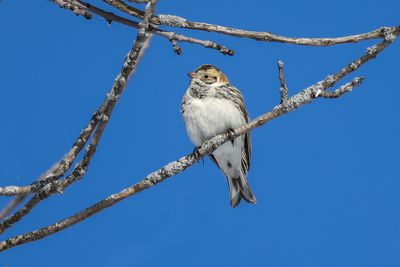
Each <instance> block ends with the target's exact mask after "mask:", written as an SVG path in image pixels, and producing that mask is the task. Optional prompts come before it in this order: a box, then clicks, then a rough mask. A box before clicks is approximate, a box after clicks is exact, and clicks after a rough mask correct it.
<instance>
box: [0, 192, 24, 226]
mask: <svg viewBox="0 0 400 267" xmlns="http://www.w3.org/2000/svg"><path fill="white" fill-rule="evenodd" d="M27 196H28V195H27V194H26V195H21V196H17V197H15V198H13V199H12V200H11V201H10V202H9V203H8V204H7V205H6V206H5V207H4V208H3V210H2V211H1V212H0V221H2V220H3V219H4V218H5V217H6V216H7V215H8V214H9V213H10V212H11V211H12V210H13V209H15V208H16V207H17V206H18V205H19V204H20V203H22V201H24V199H25V198H26V197H27Z"/></svg>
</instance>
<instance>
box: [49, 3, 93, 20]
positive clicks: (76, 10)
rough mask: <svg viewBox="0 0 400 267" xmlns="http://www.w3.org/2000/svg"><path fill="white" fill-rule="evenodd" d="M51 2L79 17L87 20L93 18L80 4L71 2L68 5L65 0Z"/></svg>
mask: <svg viewBox="0 0 400 267" xmlns="http://www.w3.org/2000/svg"><path fill="white" fill-rule="evenodd" d="M50 1H51V2H53V3H55V4H57V5H58V6H59V7H61V8H65V9H69V10H71V11H72V12H74V13H75V15H77V16H83V17H84V18H85V19H91V18H92V14H90V13H89V12H87V11H86V10H84V9H82V7H81V6H80V5H79V4H77V3H75V2H74V1H71V2H70V3H68V2H66V1H64V0H50Z"/></svg>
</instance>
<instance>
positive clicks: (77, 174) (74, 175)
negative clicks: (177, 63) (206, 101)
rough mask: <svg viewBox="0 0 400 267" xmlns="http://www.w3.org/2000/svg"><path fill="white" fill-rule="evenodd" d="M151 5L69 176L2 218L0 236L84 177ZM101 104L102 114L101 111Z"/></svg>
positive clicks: (131, 66)
mask: <svg viewBox="0 0 400 267" xmlns="http://www.w3.org/2000/svg"><path fill="white" fill-rule="evenodd" d="M155 3H156V0H152V1H150V2H149V3H148V4H147V6H146V10H148V11H147V13H148V14H149V15H147V16H145V18H144V20H143V22H142V23H140V28H139V30H138V34H137V37H136V40H135V43H134V44H133V47H132V49H131V50H130V51H129V53H128V55H127V56H126V58H125V60H124V64H123V67H122V69H121V71H120V73H119V74H118V75H117V78H116V79H115V81H114V84H113V86H112V88H111V90H110V93H108V94H107V98H106V100H105V101H104V102H103V104H102V106H101V107H100V109H99V110H101V111H102V113H101V114H99V115H100V116H101V120H100V121H99V123H98V125H97V128H96V131H95V133H94V136H93V139H92V141H91V143H90V144H89V146H88V147H87V149H86V153H85V155H84V157H83V159H82V160H81V161H80V162H78V164H77V165H76V167H75V168H74V170H73V171H72V172H71V174H70V175H68V177H67V178H66V179H64V180H63V181H62V183H61V182H59V181H54V182H53V183H48V184H46V186H44V187H42V188H40V191H39V192H38V193H36V194H35V195H34V196H33V197H32V198H31V199H30V200H29V201H28V202H27V203H26V204H25V205H24V206H23V207H22V208H21V209H20V210H19V211H17V212H16V213H14V214H13V215H11V216H10V217H8V218H6V219H5V220H4V221H3V222H2V223H1V224H0V234H1V233H3V232H4V231H5V230H6V229H7V228H9V227H10V226H12V225H13V224H14V223H16V222H17V221H19V220H20V219H21V218H22V217H23V216H25V215H27V214H28V213H29V212H30V211H31V210H32V209H33V208H34V207H35V206H36V204H38V203H39V202H40V201H41V200H43V199H45V198H47V197H49V196H50V195H51V194H53V193H55V192H62V190H64V189H65V188H66V187H67V186H68V185H70V184H71V183H73V182H74V181H77V180H78V179H80V178H82V176H83V175H84V174H85V172H86V170H87V167H88V166H89V164H90V161H91V159H92V156H93V154H94V153H95V152H96V147H97V144H98V142H99V140H100V138H101V136H102V134H103V131H104V129H105V127H106V125H107V123H108V120H109V118H110V117H111V115H112V111H113V109H114V107H115V104H116V102H117V101H118V99H119V97H120V96H121V94H122V92H123V91H124V89H125V87H126V84H127V81H128V79H129V77H130V75H131V74H132V72H133V71H134V70H135V69H136V66H137V64H138V60H139V57H140V55H141V51H142V49H144V45H145V43H146V40H147V39H148V38H149V35H148V34H147V31H148V29H149V21H148V20H149V17H150V15H151V14H153V12H154V6H155ZM147 13H146V14H147ZM103 105H104V111H103V110H102V107H103Z"/></svg>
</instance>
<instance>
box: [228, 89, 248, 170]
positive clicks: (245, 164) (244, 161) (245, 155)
mask: <svg viewBox="0 0 400 267" xmlns="http://www.w3.org/2000/svg"><path fill="white" fill-rule="evenodd" d="M229 87H230V89H231V93H232V95H233V97H234V101H235V102H236V105H237V107H238V108H239V109H240V112H241V114H243V118H244V121H245V122H246V123H248V122H249V121H250V117H249V114H248V113H247V110H246V107H245V105H244V101H243V96H242V94H241V93H240V91H239V89H237V88H236V87H234V86H232V85H230V86H229ZM250 159H251V138H250V132H248V133H245V134H244V146H243V150H242V171H243V173H246V172H247V171H248V170H249V169H250Z"/></svg>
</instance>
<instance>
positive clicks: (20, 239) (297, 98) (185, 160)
mask: <svg viewBox="0 0 400 267" xmlns="http://www.w3.org/2000/svg"><path fill="white" fill-rule="evenodd" d="M394 39H395V38H393V39H386V40H383V41H382V42H380V43H378V44H376V45H374V46H372V47H371V48H369V49H367V52H366V53H365V54H364V55H362V56H361V57H360V58H358V59H356V60H354V61H353V62H352V63H350V64H349V65H347V66H346V67H344V68H342V69H341V70H340V71H338V72H337V73H336V74H334V75H330V76H328V77H327V78H325V79H323V80H321V81H319V82H317V83H315V84H313V85H311V86H309V87H308V88H306V89H304V90H302V91H301V92H299V93H298V94H296V95H294V96H293V97H291V98H289V99H287V101H286V103H285V104H279V105H277V106H275V107H274V108H273V109H272V111H270V112H267V113H265V114H262V115H261V116H259V117H257V118H256V119H254V120H253V121H251V122H249V123H247V124H246V125H244V126H243V127H241V128H239V129H235V130H234V131H229V132H227V133H225V134H220V135H217V136H215V137H213V138H211V139H210V140H208V141H206V142H204V143H203V145H202V146H201V147H200V148H199V149H197V151H196V152H194V153H191V154H189V155H187V156H185V157H182V158H180V159H178V160H175V161H173V162H171V163H169V164H167V165H165V166H164V167H162V168H161V169H159V170H157V171H155V172H153V173H151V174H149V175H147V176H146V177H145V178H144V179H143V180H141V181H140V182H139V183H137V184H135V185H133V186H131V187H128V188H126V189H124V190H122V191H120V192H118V193H115V194H112V195H110V196H108V197H107V198H105V199H104V200H102V201H100V202H98V203H96V204H94V205H92V206H90V207H88V208H86V209H84V210H83V211H81V212H78V213H76V214H74V215H72V216H70V217H68V218H65V219H63V220H61V221H59V222H57V223H55V224H52V225H49V226H46V227H43V228H41V229H38V230H35V231H32V232H29V233H25V234H22V235H18V236H15V237H11V238H9V239H7V240H5V241H2V242H0V251H3V250H6V249H9V248H12V247H14V246H17V245H21V244H24V243H27V242H31V241H35V240H38V239H41V238H43V237H45V236H48V235H51V234H54V233H56V232H59V231H61V230H63V229H65V228H67V227H70V226H72V225H74V224H76V223H78V222H80V221H82V220H85V219H86V218H88V217H90V216H92V215H94V214H96V213H97V212H99V211H101V210H103V209H105V208H108V207H111V206H112V205H114V204H116V203H117V202H119V201H121V200H122V199H125V198H127V197H129V196H132V195H134V194H136V193H138V192H141V191H143V190H145V189H147V188H150V187H152V186H154V185H156V184H158V183H160V182H162V181H164V180H165V179H166V178H169V177H171V176H174V175H176V174H178V173H180V172H182V171H184V170H185V169H187V168H188V167H190V166H191V165H193V164H194V163H195V162H197V161H198V160H199V159H201V158H202V157H204V156H205V155H208V154H210V153H212V152H213V151H214V150H216V149H217V148H218V147H219V146H220V145H222V144H223V143H225V142H226V141H228V140H232V139H234V138H236V137H238V136H240V135H243V134H244V133H247V132H249V131H250V130H252V129H254V128H257V127H260V126H261V125H264V124H265V123H266V122H268V121H270V120H272V119H275V118H277V117H280V116H282V115H284V114H286V113H288V112H291V111H293V110H295V109H297V108H298V107H300V106H303V105H306V104H309V103H311V102H312V100H313V99H314V98H315V95H316V93H317V92H318V91H319V90H322V91H326V90H327V89H328V88H330V87H332V86H333V85H334V84H335V83H336V82H337V81H339V80H340V79H342V78H343V77H344V76H345V75H347V74H349V73H351V72H353V71H355V70H356V69H358V68H359V67H360V66H361V65H362V64H364V63H365V62H367V61H369V60H371V59H373V58H374V57H376V55H377V54H378V53H380V52H381V51H383V50H384V49H385V48H386V47H387V46H388V45H390V44H391V43H392V42H393V41H394ZM371 51H373V52H371ZM278 66H279V65H278ZM348 66H352V67H351V68H348ZM360 82H361V78H356V79H355V83H354V84H353V85H347V87H348V86H356V85H358V84H359V83H360ZM345 86H346V85H345ZM338 90H340V88H339V89H338ZM335 91H336V90H335ZM349 91H350V90H348V89H346V90H340V92H341V94H340V95H343V94H344V93H347V92H349Z"/></svg>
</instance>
